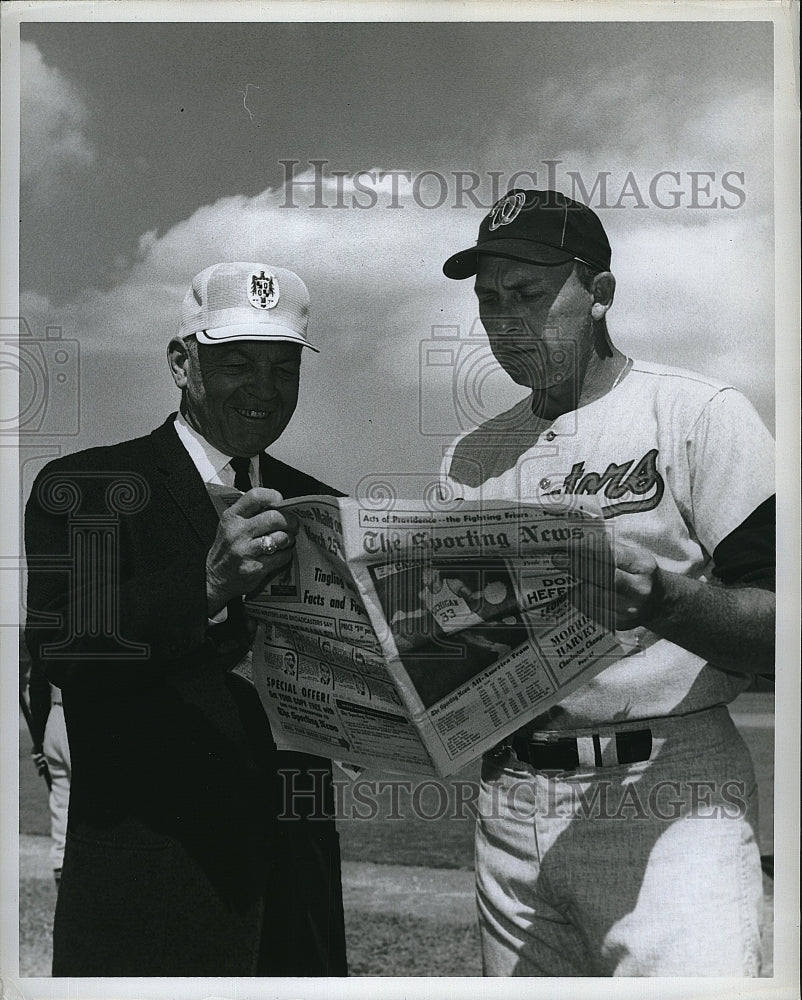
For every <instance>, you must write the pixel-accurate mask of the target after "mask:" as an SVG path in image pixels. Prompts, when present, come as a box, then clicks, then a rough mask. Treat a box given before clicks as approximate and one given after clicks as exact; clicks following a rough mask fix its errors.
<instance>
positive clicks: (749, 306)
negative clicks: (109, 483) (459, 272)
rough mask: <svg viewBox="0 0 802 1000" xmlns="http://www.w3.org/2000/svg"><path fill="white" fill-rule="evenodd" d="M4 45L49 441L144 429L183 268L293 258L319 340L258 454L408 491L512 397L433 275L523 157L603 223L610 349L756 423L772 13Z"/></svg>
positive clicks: (766, 377)
mask: <svg viewBox="0 0 802 1000" xmlns="http://www.w3.org/2000/svg"><path fill="white" fill-rule="evenodd" d="M20 62H21V90H22V103H21V129H22V141H21V172H22V180H21V211H20V216H21V223H20V286H21V315H22V316H23V317H25V319H26V320H27V321H28V323H29V325H30V328H31V330H32V332H33V334H34V336H36V337H42V336H44V331H45V329H46V327H48V326H57V327H61V330H62V339H64V340H66V341H67V342H68V344H67V346H68V349H69V353H70V358H71V359H72V360H71V361H70V363H69V364H70V365H71V366H72V367H71V368H70V378H69V379H68V383H69V384H68V385H62V386H60V387H59V389H58V390H57V389H56V388H55V383H54V382H53V383H52V386H53V389H52V393H51V398H50V399H49V400H48V404H47V412H46V414H45V420H46V423H45V424H43V426H42V428H41V431H42V433H44V432H48V433H57V434H58V433H62V434H63V433H64V430H65V429H67V430H70V431H72V430H75V431H77V433H76V434H72V433H69V434H65V435H64V436H63V437H61V438H58V441H59V444H60V446H61V448H62V450H64V451H68V450H70V451H71V450H74V449H76V448H78V447H83V446H87V445H90V444H98V443H106V442H111V441H114V440H119V439H121V438H123V437H127V436H131V435H134V434H139V433H144V432H146V431H148V430H150V429H151V428H152V427H153V426H155V425H156V424H157V423H160V422H161V420H162V419H163V417H164V416H166V414H167V413H169V412H170V410H171V409H173V408H175V406H176V403H177V398H176V390H175V388H174V386H173V384H172V381H171V379H170V377H169V374H168V370H167V365H166V361H165V345H166V343H167V341H168V339H169V338H170V336H171V335H172V334H173V333H174V332H175V331H176V330H177V327H178V322H179V312H180V302H181V299H182V297H183V294H184V291H185V288H186V286H187V284H188V281H189V279H190V278H191V276H192V274H193V273H195V272H196V271H198V270H200V269H201V268H203V267H205V266H207V265H208V264H210V263H213V262H215V261H217V260H222V259H242V260H259V261H265V262H268V263H273V264H279V265H283V266H288V267H291V268H293V269H294V270H296V271H298V273H299V274H301V276H302V277H303V278H304V280H305V281H306V283H307V285H308V286H309V289H310V293H311V297H312V313H311V323H310V335H311V337H312V339H313V340H314V341H315V342H316V343H317V344H318V345H319V346H320V347H321V354H320V355H316V356H314V357H312V356H308V357H306V358H305V363H304V371H303V376H302V380H303V385H302V395H301V400H300V403H299V407H298V410H297V412H296V416H295V418H294V420H293V422H292V424H291V425H290V428H289V429H288V431H287V432H286V433H285V435H284V437H283V439H282V441H281V442H280V444H279V445H278V446H277V447H276V449H275V451H276V454H277V455H279V456H280V457H282V458H284V459H285V460H287V461H290V462H292V463H293V464H295V465H297V466H299V467H301V468H304V469H306V470H307V471H309V472H312V473H314V474H316V475H318V476H320V477H321V478H323V479H325V480H327V481H329V482H330V483H331V484H332V485H335V486H338V487H339V488H341V489H343V490H346V491H353V490H354V489H356V488H357V485H358V484H360V482H362V483H363V488H364V480H365V477H376V478H382V477H383V478H388V477H395V478H396V479H398V481H399V482H401V483H403V484H404V485H403V486H402V490H403V491H404V492H408V493H409V494H410V495H418V494H419V493H420V492H421V489H422V488H425V483H426V482H427V481H430V480H431V477H432V473H433V472H434V471H435V470H436V469H437V467H438V465H439V462H440V457H441V454H442V449H443V447H444V445H446V444H447V443H448V441H449V440H450V438H451V436H452V435H453V433H454V432H455V431H457V430H459V429H460V428H461V427H463V426H465V425H466V424H469V423H470V422H471V421H472V420H473V419H474V418H476V417H478V418H481V416H482V415H487V414H489V413H491V412H494V411H495V410H496V409H498V408H499V407H501V406H503V405H506V403H507V402H508V401H511V400H512V399H515V398H517V396H516V394H515V391H514V390H511V388H510V386H509V383H508V382H507V380H506V378H505V377H504V376H503V375H501V374H500V373H498V372H497V371H496V370H495V369H494V368H492V367H491V366H489V365H486V364H484V365H480V366H479V367H478V368H477V366H476V364H475V363H474V364H472V366H470V371H468V367H469V366H467V365H463V368H464V369H465V370H464V371H463V369H462V368H460V359H464V358H465V357H466V351H469V350H470V349H471V347H472V345H473V346H480V345H481V344H482V341H481V338H480V337H478V336H477V330H476V326H475V321H476V311H475V307H474V304H473V300H472V295H471V288H470V282H452V281H448V280H447V279H446V278H445V277H444V276H443V275H442V272H441V266H442V262H443V261H444V259H445V258H446V257H447V256H449V255H450V254H451V253H452V252H454V251H455V250H457V249H460V248H461V247H463V246H467V245H470V244H472V243H473V242H474V240H475V237H476V230H477V228H478V225H479V222H480V220H481V217H482V215H483V214H484V212H485V211H486V210H487V209H488V208H489V207H490V205H491V203H492V200H493V198H494V197H495V196H497V195H498V194H503V193H504V191H505V190H506V189H507V187H508V186H509V182H510V180H511V178H512V176H513V175H514V174H515V173H516V172H521V171H523V172H526V173H523V174H521V175H520V176H519V178H518V184H519V186H522V187H545V186H547V184H549V183H550V181H553V183H554V185H556V186H557V187H558V188H559V189H561V190H563V191H564V192H565V193H567V194H569V195H570V194H573V195H574V196H578V197H584V198H585V199H586V200H588V201H589V202H590V204H591V205H592V206H593V207H594V208H595V209H596V210H597V211H598V213H599V215H600V217H601V218H602V220H603V222H604V224H605V227H606V228H607V230H608V233H609V236H610V241H611V243H612V246H613V271H614V272H615V274H616V277H617V279H618V290H617V294H616V302H615V307H614V309H613V311H612V312H611V313H610V317H609V323H610V328H611V332H612V334H613V337H614V339H615V340H616V341H617V342H618V343H619V345H620V346H621V347H622V348H623V349H624V350H625V351H627V352H628V353H630V354H635V355H637V356H639V357H642V358H644V359H649V360H656V361H662V362H667V363H670V364H675V365H680V366H683V367H690V368H695V369H699V370H702V371H704V372H706V373H709V374H711V375H714V376H717V377H719V378H721V379H724V380H727V381H731V382H732V383H734V384H735V385H737V386H739V387H740V388H742V389H744V390H745V391H746V392H747V393H748V395H749V396H750V398H751V399H752V400H753V401H754V403H755V404H756V406H757V407H758V410H759V412H760V413H761V415H762V417H763V419H764V420H765V421H766V423H767V424H768V425H769V427H773V407H774V396H773V388H774V385H773V379H774V353H773V343H774V260H773V247H774V243H773V240H774V236H773V215H772V213H773V205H772V191H773V176H772V141H773V138H772V32H771V25H769V24H766V23H762V24H761V23H736V24H726V23H720V22H719V23H707V24H688V23H684V24H683V23H673V24H670V23H656V24H626V23H620V24H601V23H596V24H587V23H585V24H583V23H574V24H566V23H551V24H539V23H525V24H489V23H488V24H392V23H382V24H360V25H358V24H348V23H340V24H301V23H298V24H282V23H272V24H205V25H196V24H169V25H168V24H157V23H150V24H88V23H77V24H53V23H50V24H48V23H40V24H33V23H28V24H23V25H22V27H21V60H20ZM282 161H283V162H282ZM289 161H295V162H294V163H290V162H289ZM313 161H318V163H317V165H315V164H314V162H313ZM532 175H535V176H532ZM304 181H307V182H309V181H313V182H314V183H311V184H303V183H302V182H304ZM476 202H478V203H479V204H478V205H477V204H476ZM433 338H434V339H436V340H437V341H438V342H441V343H442V342H447V341H448V340H449V339H454V341H455V344H454V347H455V349H454V352H453V356H454V358H455V359H456V367H455V369H454V371H451V370H450V369H443V368H442V367H435V366H432V365H429V364H427V357H428V352H427V343H428V342H429V341H431V340H432V339H433ZM457 338H461V340H462V341H463V342H466V341H467V345H465V343H464V344H463V347H462V348H459V341H458V340H457ZM48 350H52V345H51V347H50V348H48ZM471 356H472V355H471ZM76 358H77V359H79V360H78V361H77V362H76V361H75V360H74V359H76ZM47 363H50V362H47ZM463 376H465V377H469V378H471V379H472V380H473V382H472V385H473V389H472V390H471V391H472V392H474V395H471V396H470V397H466V395H465V391H464V386H463V387H460V384H459V380H460V379H461V378H462V377H463ZM73 385H74V386H75V390H76V392H77V393H78V395H76V393H75V392H74V391H73ZM455 386H456V389H455ZM34 391H35V387H32V386H31V385H29V384H27V383H26V382H25V381H23V384H22V385H21V393H22V395H23V401H22V405H23V406H24V405H25V398H26V393H27V394H28V396H30V395H31V393H33V392H34ZM477 391H479V392H480V397H481V398H477V396H476V392H477ZM59 393H60V394H59ZM455 398H456V403H455V402H454V400H455ZM466 400H467V402H466ZM460 401H461V402H460ZM78 405H80V410H79V411H78V410H77V409H76V408H77V407H78ZM460 407H461V408H460Z"/></svg>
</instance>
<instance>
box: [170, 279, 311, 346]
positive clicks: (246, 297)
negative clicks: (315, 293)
mask: <svg viewBox="0 0 802 1000" xmlns="http://www.w3.org/2000/svg"><path fill="white" fill-rule="evenodd" d="M308 315H309V292H308V291H307V288H306V285H305V284H304V283H303V281H301V279H300V278H299V277H298V275H297V274H295V272H294V271H288V270H287V269H286V268H283V267H274V266H273V265H272V264H255V263H252V262H250V261H241V260H236V261H230V262H223V263H221V264H212V266H211V267H207V268H205V269H204V270H203V271H200V272H199V273H198V274H196V275H195V277H194V278H193V279H192V286H191V287H190V289H189V291H188V292H187V294H186V295H185V296H184V302H183V305H182V307H181V327H180V330H179V334H180V336H181V337H189V336H190V335H191V334H195V336H196V337H197V339H198V342H199V343H201V344H222V343H228V342H230V341H232V340H289V341H292V343H295V344H301V345H303V346H304V347H309V348H310V349H311V350H313V351H317V350H318V348H317V347H315V346H314V345H313V344H310V343H309V341H308V340H307V337H306V324H307V318H308Z"/></svg>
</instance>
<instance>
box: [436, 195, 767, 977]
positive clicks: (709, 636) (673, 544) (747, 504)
mask: <svg viewBox="0 0 802 1000" xmlns="http://www.w3.org/2000/svg"><path fill="white" fill-rule="evenodd" d="M610 267H611V250H610V244H609V242H608V239H607V235H606V233H605V231H604V228H603V226H602V224H601V221H600V220H599V218H598V217H597V216H596V215H595V213H594V212H592V211H591V210H590V209H589V208H587V207H586V206H584V205H581V204H579V203H577V202H575V201H573V200H571V199H569V198H567V197H565V196H564V195H562V194H559V193H557V192H553V191H522V190H513V191H510V192H509V193H508V194H507V195H505V196H504V197H503V198H502V199H501V200H500V201H499V202H498V203H497V204H496V205H495V206H494V207H493V209H492V210H491V212H490V213H489V214H488V215H487V216H486V218H485V219H484V220H483V221H482V223H481V226H480V229H479V237H478V240H477V243H476V245H475V246H473V247H470V248H468V249H466V250H463V251H461V252H460V253H457V254H455V255H454V256H453V257H451V258H450V259H449V260H448V261H447V262H446V264H445V265H444V272H445V274H446V275H447V276H448V277H450V278H455V279H461V278H467V277H471V276H475V285H474V291H475V294H476V298H477V301H478V307H479V315H480V318H481V321H482V324H483V326H484V328H485V331H486V333H487V335H488V339H489V342H490V347H491V349H492V352H493V354H494V356H495V358H496V360H497V361H498V363H499V365H500V366H501V367H502V368H503V369H504V371H506V373H507V374H508V375H509V376H510V377H511V378H512V379H513V380H514V381H515V382H517V383H518V384H520V385H522V386H525V387H526V388H527V389H529V390H530V392H529V394H528V395H527V397H526V398H525V399H524V400H523V401H521V402H520V403H519V404H517V405H516V406H515V407H512V408H511V409H510V410H509V411H508V412H506V413H504V414H501V415H499V416H498V417H496V418H492V419H490V420H488V421H487V422H485V423H484V424H483V425H481V426H479V427H477V428H476V429H474V430H472V431H470V432H469V433H467V434H465V435H463V436H462V437H461V438H460V439H458V440H457V441H456V442H455V443H454V445H453V446H452V448H451V449H450V451H449V454H448V456H447V458H446V462H445V465H444V470H443V472H444V485H445V487H446V488H447V489H449V490H450V491H451V492H452V495H461V496H463V497H464V498H466V499H479V498H482V499H494V498H496V499H499V498H500V499H505V500H511V499H520V500H521V501H529V502H531V501H544V502H546V501H549V500H554V499H557V500H559V499H562V498H569V497H572V496H577V495H583V494H593V495H595V496H596V498H597V499H598V500H599V502H600V504H601V507H602V510H603V512H604V516H605V518H606V519H607V522H608V527H609V529H610V536H611V539H612V541H613V545H614V556H615V561H616V571H615V582H614V589H612V590H605V589H604V588H603V587H601V586H599V585H598V584H597V583H596V581H595V580H594V579H593V577H592V571H588V574H587V577H586V578H585V579H584V580H582V581H581V585H580V586H579V587H578V588H577V589H576V591H575V593H574V600H575V601H576V603H577V605H578V607H579V608H580V610H581V611H582V612H584V613H586V614H588V615H589V616H591V617H598V618H599V619H600V620H601V619H603V617H604V613H603V609H604V608H605V607H608V608H609V607H610V606H612V607H614V611H615V620H616V627H617V628H618V629H619V630H622V638H623V639H624V640H625V641H624V648H625V649H627V650H629V655H626V656H623V657H622V658H621V659H620V660H618V661H617V662H616V663H614V664H613V665H611V666H609V667H607V668H606V669H604V670H603V671H602V672H601V673H599V674H597V675H596V676H595V677H594V678H593V679H592V680H591V681H589V682H588V683H587V684H585V685H584V686H582V687H580V688H579V689H578V690H576V691H574V692H573V693H572V694H571V695H569V696H568V697H566V698H565V699H564V700H563V701H562V702H561V703H560V704H558V705H557V706H555V707H554V708H553V709H552V710H550V711H549V712H547V713H545V714H543V715H541V716H540V717H538V718H536V719H534V720H533V721H532V722H530V723H529V724H527V725H526V726H525V727H523V728H522V729H521V730H519V731H518V732H517V733H515V734H514V735H513V736H512V737H511V738H510V739H508V740H505V741H504V742H503V743H502V744H500V745H499V746H498V747H496V748H495V750H494V751H493V752H491V753H489V754H487V755H486V757H485V760H484V763H483V772H482V788H481V794H480V803H479V807H480V815H479V819H478V823H477V834H476V877H477V903H478V910H479V920H480V927H481V935H482V946H483V958H484V969H485V973H486V974H487V975H495V976H513V975H514V976H613V975H619V976H710V975H721V976H725V975H726V976H757V975H760V972H761V960H762V959H761V934H760V917H761V909H762V879H761V869H760V857H759V849H758V844H757V840H756V837H757V830H758V817H757V788H756V783H755V777H754V772H753V768H752V762H751V760H750V757H749V753H748V751H747V749H746V746H745V745H744V743H743V741H742V740H741V738H740V736H739V734H738V733H737V731H736V729H735V727H734V725H733V723H732V720H731V718H730V715H729V712H728V710H727V705H728V703H729V702H731V701H732V699H733V698H734V697H735V696H736V695H737V694H739V693H740V692H741V691H743V690H744V689H745V688H746V687H747V685H748V684H749V683H750V677H751V675H754V674H756V673H767V672H772V671H773V669H774V611H775V600H774V593H773V590H774V562H775V554H774V534H775V532H774V466H773V442H772V439H771V436H770V435H769V432H768V431H767V430H766V428H765V426H764V425H763V423H762V422H761V420H760V419H759V417H758V415H757V413H756V412H755V410H754V408H753V407H752V405H751V404H750V403H749V402H748V401H747V399H746V398H745V397H744V396H743V395H742V394H741V393H740V392H739V391H737V390H736V389H735V388H733V387H732V386H731V385H729V384H727V383H724V382H719V381H717V380H715V379H711V378H709V377H707V376H704V375H700V374H697V373H695V372H691V371H685V370H682V369H679V368H672V367H666V366H664V365H658V364H651V363H648V362H642V361H638V360H635V359H632V358H629V357H626V356H625V355H624V354H623V353H622V352H621V351H620V350H619V349H618V348H617V347H615V345H614V344H613V342H612V340H611V338H610V335H609V331H608V327H607V322H606V317H607V313H608V312H609V310H610V308H611V306H612V305H613V297H614V292H615V278H614V277H613V274H612V272H611V270H610ZM710 291H711V294H712V295H723V294H724V293H725V292H724V290H723V289H722V288H715V287H713V288H711V290H710ZM665 326H666V323H665V322H664V321H662V319H661V322H660V327H661V328H665ZM577 554H578V553H575V555H577ZM577 565H580V566H581V565H583V563H582V561H581V560H578V559H574V560H572V567H573V568H574V569H575V568H576V566H577Z"/></svg>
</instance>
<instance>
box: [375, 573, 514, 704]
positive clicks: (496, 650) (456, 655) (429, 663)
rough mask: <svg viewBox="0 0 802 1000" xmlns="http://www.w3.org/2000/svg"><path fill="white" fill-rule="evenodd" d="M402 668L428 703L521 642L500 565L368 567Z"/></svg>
mask: <svg viewBox="0 0 802 1000" xmlns="http://www.w3.org/2000/svg"><path fill="white" fill-rule="evenodd" d="M371 575H372V577H373V580H374V584H375V586H376V593H377V594H378V597H379V602H380V603H381V606H382V609H383V611H384V613H385V616H386V618H387V622H388V624H389V626H390V631H391V633H392V636H393V640H394V642H395V644H396V648H397V649H398V653H399V657H400V659H401V661H402V663H403V664H404V668H405V669H406V670H407V672H408V673H409V676H410V678H411V680H412V682H413V683H414V685H415V688H416V690H417V692H418V695H419V697H420V699H421V701H422V702H423V704H424V705H425V706H426V707H427V708H428V707H429V706H430V705H432V704H434V703H435V702H437V701H438V700H439V699H440V698H442V697H443V696H444V695H445V694H447V693H448V692H449V691H452V690H453V689H454V688H455V687H458V686H459V685H460V684H462V683H463V682H464V681H467V680H470V679H471V678H472V677H475V676H476V675H477V674H479V673H481V672H482V671H483V670H486V669H487V668H488V667H489V666H491V665H492V664H494V663H496V662H497V661H498V660H500V659H502V658H503V657H504V656H506V655H507V654H508V653H510V652H512V650H513V649H516V648H518V647H519V646H521V645H522V644H523V643H525V642H526V641H527V638H528V636H527V630H526V626H525V625H524V622H523V619H522V618H521V609H520V606H519V603H518V600H517V598H516V595H515V587H514V585H513V581H512V578H511V576H510V574H509V572H508V570H507V568H506V567H505V565H504V563H503V562H501V561H499V562H498V563H491V564H489V565H488V564H487V563H483V565H482V567H481V568H479V567H473V566H471V565H470V564H468V565H466V564H465V563H464V562H438V563H431V562H429V563H397V564H393V565H391V566H376V567H373V568H372V569H371Z"/></svg>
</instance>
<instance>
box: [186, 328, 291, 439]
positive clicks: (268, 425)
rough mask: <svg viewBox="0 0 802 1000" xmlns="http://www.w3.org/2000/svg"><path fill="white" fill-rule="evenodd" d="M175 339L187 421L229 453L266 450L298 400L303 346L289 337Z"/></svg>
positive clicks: (284, 425) (282, 427)
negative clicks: (206, 340) (213, 341)
mask: <svg viewBox="0 0 802 1000" xmlns="http://www.w3.org/2000/svg"><path fill="white" fill-rule="evenodd" d="M180 346H181V342H180V341H179V342H176V341H173V343H172V344H171V348H170V351H171V354H170V358H171V365H172V369H173V377H174V378H175V381H176V384H177V385H178V386H179V388H180V389H181V390H182V392H183V397H182V402H181V409H182V412H183V413H184V416H185V417H186V420H187V423H189V424H190V425H191V426H192V427H194V428H195V430H196V431H198V433H199V434H201V435H202V436H203V437H204V438H205V439H206V440H207V441H208V442H209V443H210V444H212V445H214V447H215V448H218V449H219V450H220V451H222V452H223V453H224V454H225V455H242V456H248V457H250V456H253V455H257V454H258V453H259V452H261V451H264V449H265V448H267V447H268V445H271V444H272V443H273V442H274V441H275V440H276V439H277V438H278V437H279V436H280V435H281V433H282V431H283V430H284V428H285V427H286V426H287V424H288V423H289V422H290V418H291V417H292V415H293V413H294V412H295V406H296V404H297V402H298V383H299V377H300V369H301V347H300V346H299V345H298V344H293V343H290V342H289V341H284V340H273V341H253V340H240V341H235V342H232V343H228V344H215V345H214V346H209V345H205V344H198V343H196V342H194V341H188V342H187V343H186V344H184V345H183V346H184V356H183V358H182V357H177V355H179V354H180Z"/></svg>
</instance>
